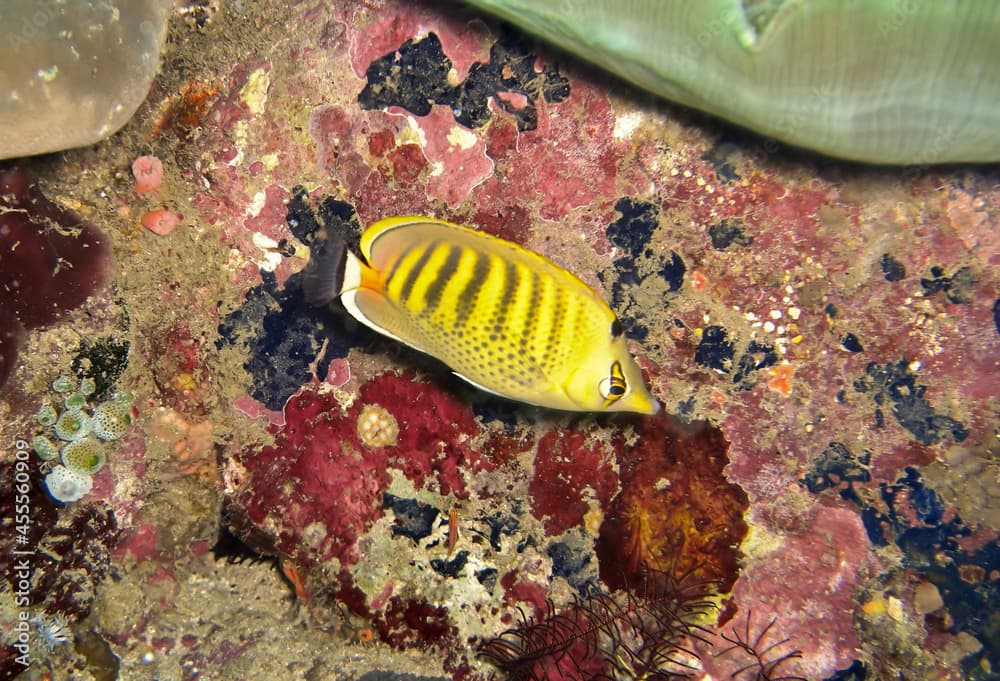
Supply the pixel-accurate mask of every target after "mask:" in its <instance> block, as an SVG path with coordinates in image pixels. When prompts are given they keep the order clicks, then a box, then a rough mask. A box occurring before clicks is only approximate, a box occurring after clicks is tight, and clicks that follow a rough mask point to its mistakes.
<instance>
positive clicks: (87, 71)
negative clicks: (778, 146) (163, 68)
mask: <svg viewBox="0 0 1000 681" xmlns="http://www.w3.org/2000/svg"><path fill="white" fill-rule="evenodd" d="M169 5H170V3H169V0H73V1H72V2H66V1H65V0H4V2H3V3H2V4H0V64H2V67H0V158H14V157H18V156H30V155H33V154H43V153H48V152H52V151H59V150H61V149H69V148H72V147H78V146H84V145H87V144H93V143H94V142H97V141H99V140H101V139H104V138H105V137H107V136H108V135H110V134H112V133H114V132H116V131H117V130H118V129H119V128H121V127H122V125H124V124H125V122H126V121H128V119H129V118H131V116H132V114H133V113H135V110H136V109H137V108H138V107H139V104H141V103H142V101H143V99H145V97H146V93H147V92H148V90H149V85H150V83H151V82H152V80H153V77H154V76H155V75H156V72H157V69H158V68H159V58H160V49H161V48H162V47H163V41H164V37H165V35H166V25H167V11H168V8H169Z"/></svg>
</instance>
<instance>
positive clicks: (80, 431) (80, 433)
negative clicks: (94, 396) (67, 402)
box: [55, 409, 90, 441]
mask: <svg viewBox="0 0 1000 681" xmlns="http://www.w3.org/2000/svg"><path fill="white" fill-rule="evenodd" d="M55 431H56V437H58V438H59V439H60V440H66V441H71V440H79V439H81V438H84V437H86V436H87V435H88V434H89V433H90V417H89V416H88V415H87V413H86V412H85V411H83V410H82V409H67V410H66V411H64V412H63V413H62V414H61V415H60V416H59V420H58V421H56V427H55Z"/></svg>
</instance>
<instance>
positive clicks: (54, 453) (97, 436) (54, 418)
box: [31, 375, 132, 503]
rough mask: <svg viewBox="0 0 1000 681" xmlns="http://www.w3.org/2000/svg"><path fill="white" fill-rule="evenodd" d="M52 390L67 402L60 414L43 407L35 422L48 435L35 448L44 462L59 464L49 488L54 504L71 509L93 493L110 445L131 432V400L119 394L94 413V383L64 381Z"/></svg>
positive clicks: (34, 443)
mask: <svg viewBox="0 0 1000 681" xmlns="http://www.w3.org/2000/svg"><path fill="white" fill-rule="evenodd" d="M52 389H53V390H54V391H55V392H56V393H57V394H58V395H61V396H62V398H63V405H62V410H61V411H59V410H57V409H56V407H55V406H53V405H52V404H51V403H49V402H47V403H45V404H44V405H42V407H41V408H40V409H39V410H38V415H37V418H38V423H39V425H41V426H42V427H44V428H45V429H46V433H43V434H40V435H37V436H35V438H34V439H33V440H32V442H31V445H32V448H33V449H34V451H35V454H36V455H37V456H38V458H39V459H41V460H42V461H44V462H54V461H55V460H56V459H58V460H59V463H56V464H55V465H53V467H52V469H51V470H50V471H49V473H48V474H47V475H46V476H45V486H46V488H47V489H48V491H49V494H51V495H52V498H53V499H55V500H56V501H59V502H62V503H68V502H71V501H77V500H79V499H80V498H82V497H83V496H85V495H86V494H87V493H88V492H90V489H91V486H92V484H93V476H94V474H95V473H97V472H98V471H100V470H101V469H102V468H103V467H104V464H105V463H106V462H107V452H106V444H107V443H108V442H112V441H114V440H118V439H119V438H121V437H122V436H123V435H125V433H126V432H127V431H128V428H129V426H130V425H131V424H132V416H131V410H132V395H131V394H129V393H117V394H115V395H114V396H113V397H112V398H111V399H109V400H106V401H104V402H100V403H98V404H96V405H93V407H92V408H91V398H92V397H93V395H94V391H95V389H96V386H95V383H94V380H93V379H92V378H83V379H82V380H80V382H79V384H77V383H76V382H75V381H74V380H73V379H72V378H70V377H69V376H65V375H63V376H60V377H59V378H57V379H56V380H54V381H53V382H52ZM47 433H48V434H47Z"/></svg>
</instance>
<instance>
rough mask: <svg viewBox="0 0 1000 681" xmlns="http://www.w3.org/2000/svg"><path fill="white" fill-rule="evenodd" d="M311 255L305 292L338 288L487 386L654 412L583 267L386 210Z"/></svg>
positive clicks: (511, 393) (517, 395)
mask: <svg viewBox="0 0 1000 681" xmlns="http://www.w3.org/2000/svg"><path fill="white" fill-rule="evenodd" d="M327 239H328V241H327V243H326V244H325V246H324V247H323V249H322V251H321V252H320V254H314V255H312V256H311V257H310V264H309V267H308V268H307V270H306V277H305V290H306V298H307V301H308V302H310V303H311V304H314V305H316V304H324V303H326V302H328V301H329V300H330V299H332V298H333V297H335V296H336V295H339V296H340V298H341V301H342V302H343V304H344V307H345V308H346V309H347V311H348V312H349V313H350V314H351V315H352V316H353V317H355V318H356V319H357V320H358V321H360V322H361V323H363V324H365V325H367V326H369V327H371V328H372V329H374V330H375V331H378V332H379V333H382V334H385V335H386V336H390V337H392V338H395V339H396V340H398V341H400V342H402V343H405V344H407V345H409V346H411V347H413V348H416V349H417V350H420V351H422V352H425V353H427V354H429V355H432V356H434V357H436V358H438V359H440V360H441V361H443V362H444V363H445V364H447V365H448V366H449V367H450V368H451V369H452V370H453V371H454V372H455V373H456V374H457V375H458V376H460V377H461V378H463V379H465V380H466V381H468V382H470V383H472V384H473V385H475V386H477V387H479V388H482V389H483V390H486V391H488V392H491V393H494V394H497V395H500V396H502V397H507V398H510V399H514V400H519V401H521V402H526V403H528V404H534V405H538V406H541V407H549V408H553V409H566V410H571V411H633V412H639V413H642V414H655V413H656V412H657V411H658V410H659V408H660V405H659V403H657V401H656V400H655V399H654V398H653V397H652V395H650V393H649V391H648V390H647V388H646V386H645V384H644V383H643V380H642V375H641V373H640V371H639V366H638V365H637V364H636V362H635V360H634V359H633V358H632V355H631V354H629V351H628V348H627V346H626V343H625V335H624V333H623V330H622V325H621V323H620V322H619V321H618V318H617V317H616V316H615V313H614V312H612V310H611V308H609V307H608V306H607V304H605V302H604V301H603V300H601V299H600V298H599V297H598V296H597V294H596V293H595V292H594V291H593V290H592V289H591V288H590V287H589V286H587V285H586V284H584V283H583V282H582V281H581V280H580V279H578V278H577V277H575V276H573V275H572V274H570V273H569V272H567V271H566V270H564V269H562V268H561V267H559V266H558V265H556V264H555V263H553V262H552V261H550V260H548V259H547V258H544V257H542V256H540V255H538V254H537V253H533V252H531V251H528V250H526V249H524V248H522V247H520V246H518V245H517V244H514V243H512V242H509V241H505V240H503V239H499V238H497V237H494V236H491V235H489V234H486V233H484V232H479V231H476V230H473V229H470V228H468V227H463V226H461V225H456V224H453V223H450V222H445V221H443V220H436V219H433V218H425V217H393V218H386V219H384V220H380V221H379V222H376V223H375V224H373V225H371V226H370V227H369V228H368V229H367V230H365V232H364V234H362V236H361V244H360V246H361V253H362V255H363V256H364V258H365V261H367V262H363V261H361V260H360V259H359V258H357V257H356V256H354V255H353V254H351V253H350V252H349V251H347V249H346V247H344V245H343V243H342V241H340V240H339V239H337V238H336V236H335V235H332V234H331V235H328V237H327Z"/></svg>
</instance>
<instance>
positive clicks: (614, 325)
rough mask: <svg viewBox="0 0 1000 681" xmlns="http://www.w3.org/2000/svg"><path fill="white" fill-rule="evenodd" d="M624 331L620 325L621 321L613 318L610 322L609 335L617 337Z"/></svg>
mask: <svg viewBox="0 0 1000 681" xmlns="http://www.w3.org/2000/svg"><path fill="white" fill-rule="evenodd" d="M623 333H625V329H624V328H623V327H622V323H621V322H620V321H618V318H617V317H616V318H615V321H613V322H611V337H612V338H618V336H620V335H622V334H623Z"/></svg>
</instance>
